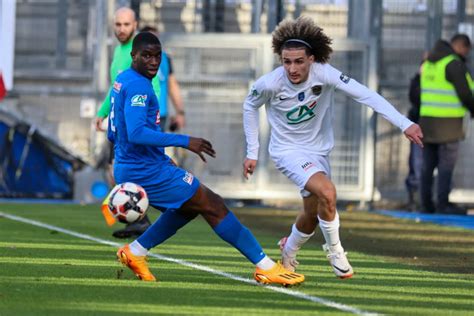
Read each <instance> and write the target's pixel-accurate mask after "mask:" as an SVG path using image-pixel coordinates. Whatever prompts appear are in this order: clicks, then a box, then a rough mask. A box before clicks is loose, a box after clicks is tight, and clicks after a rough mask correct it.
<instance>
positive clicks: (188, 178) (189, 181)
mask: <svg viewBox="0 0 474 316" xmlns="http://www.w3.org/2000/svg"><path fill="white" fill-rule="evenodd" d="M193 180H194V176H193V175H192V174H191V173H189V172H187V171H186V174H185V175H184V178H183V181H184V182H186V183H187V184H189V185H191V184H193Z"/></svg>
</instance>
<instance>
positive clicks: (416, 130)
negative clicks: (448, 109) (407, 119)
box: [404, 123, 423, 148]
mask: <svg viewBox="0 0 474 316" xmlns="http://www.w3.org/2000/svg"><path fill="white" fill-rule="evenodd" d="M404 134H405V136H406V137H407V138H408V139H409V140H410V141H412V142H414V143H415V144H418V145H419V146H420V147H421V148H423V142H422V139H423V132H422V131H421V128H420V126H419V125H418V124H416V123H413V124H412V125H410V127H408V128H407V129H406V130H405V132H404Z"/></svg>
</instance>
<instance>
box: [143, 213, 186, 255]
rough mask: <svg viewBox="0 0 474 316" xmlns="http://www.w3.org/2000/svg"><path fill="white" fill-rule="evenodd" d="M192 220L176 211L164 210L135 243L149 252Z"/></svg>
mask: <svg viewBox="0 0 474 316" xmlns="http://www.w3.org/2000/svg"><path fill="white" fill-rule="evenodd" d="M192 219H193V218H189V217H185V216H183V215H182V214H180V213H178V212H177V211H176V210H166V211H165V212H163V213H162V214H161V216H160V217H159V218H158V220H157V221H156V222H154V223H153V225H151V226H150V227H149V228H148V229H147V230H146V231H145V232H144V233H143V234H142V235H141V236H140V237H139V238H138V239H137V241H138V242H139V243H140V245H142V246H143V247H144V248H146V249H148V250H149V249H151V248H153V247H155V246H157V245H159V244H161V243H162V242H164V241H165V240H167V239H168V238H170V237H171V236H173V235H174V234H175V233H176V231H177V230H178V229H180V228H181V227H183V226H184V225H186V224H187V223H189V222H190V221H191V220H192Z"/></svg>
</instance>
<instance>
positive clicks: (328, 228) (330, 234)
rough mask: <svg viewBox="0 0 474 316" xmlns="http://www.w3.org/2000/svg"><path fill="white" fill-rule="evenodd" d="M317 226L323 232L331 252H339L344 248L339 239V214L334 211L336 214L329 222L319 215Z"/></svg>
mask: <svg viewBox="0 0 474 316" xmlns="http://www.w3.org/2000/svg"><path fill="white" fill-rule="evenodd" d="M318 219H319V227H320V228H321V232H322V233H323V236H324V239H325V240H326V245H327V246H329V248H330V249H331V252H341V251H344V249H343V248H342V246H341V241H340V240H339V214H338V213H337V211H336V216H335V217H334V220H333V221H331V222H328V221H325V220H322V219H321V218H320V217H319V216H318Z"/></svg>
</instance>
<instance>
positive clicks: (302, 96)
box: [298, 91, 304, 101]
mask: <svg viewBox="0 0 474 316" xmlns="http://www.w3.org/2000/svg"><path fill="white" fill-rule="evenodd" d="M303 100H304V91H303V92H300V93H298V101H303Z"/></svg>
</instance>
